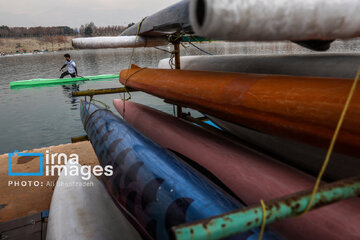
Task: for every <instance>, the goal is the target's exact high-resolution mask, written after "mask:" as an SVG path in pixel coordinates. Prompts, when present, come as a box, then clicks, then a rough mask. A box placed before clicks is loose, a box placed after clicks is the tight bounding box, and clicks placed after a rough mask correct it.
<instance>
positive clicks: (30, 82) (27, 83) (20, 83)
mask: <svg viewBox="0 0 360 240" xmlns="http://www.w3.org/2000/svg"><path fill="white" fill-rule="evenodd" d="M118 77H119V75H118V74H117V75H116V74H106V75H97V76H87V77H76V78H58V79H42V78H37V79H31V80H21V81H14V82H11V83H10V87H19V86H39V85H49V84H59V83H60V84H61V83H64V84H66V83H74V82H79V81H89V80H100V79H110V78H118Z"/></svg>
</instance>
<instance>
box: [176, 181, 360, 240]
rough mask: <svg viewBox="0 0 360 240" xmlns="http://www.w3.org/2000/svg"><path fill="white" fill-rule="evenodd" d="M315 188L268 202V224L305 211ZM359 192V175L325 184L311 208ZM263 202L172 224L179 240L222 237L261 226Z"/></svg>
mask: <svg viewBox="0 0 360 240" xmlns="http://www.w3.org/2000/svg"><path fill="white" fill-rule="evenodd" d="M311 192H312V189H310V190H307V191H303V192H298V193H295V194H292V195H289V196H285V197H282V198H279V199H275V200H271V201H269V202H267V203H266V224H269V223H272V222H276V221H279V220H281V219H285V218H289V217H294V216H297V215H299V214H301V213H302V212H304V210H305V208H306V206H307V204H308V202H309V199H310V196H311ZM356 196H360V176H358V177H354V178H351V179H346V180H342V181H339V182H335V183H332V184H327V185H324V186H322V187H321V188H320V189H319V191H318V192H317V194H316V196H315V199H314V202H313V204H312V207H311V209H316V208H319V207H322V206H326V205H329V204H331V203H335V202H338V201H341V200H345V199H348V198H351V197H356ZM262 216H263V212H262V208H261V205H259V206H255V207H251V208H246V209H242V210H237V211H233V212H230V213H226V214H223V215H220V216H216V217H212V218H208V219H204V220H201V221H197V222H193V223H188V224H184V225H179V226H176V227H173V228H172V231H173V234H174V235H173V236H174V238H175V239H177V240H189V239H191V240H200V239H201V240H204V239H212V240H213V239H221V238H225V237H229V236H232V235H234V234H238V233H241V232H245V231H248V230H251V229H253V228H256V227H259V226H261V221H262Z"/></svg>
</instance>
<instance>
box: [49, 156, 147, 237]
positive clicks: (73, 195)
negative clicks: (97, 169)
mask: <svg viewBox="0 0 360 240" xmlns="http://www.w3.org/2000/svg"><path fill="white" fill-rule="evenodd" d="M74 167H76V168H77V169H78V172H79V173H80V172H82V171H83V170H82V167H85V166H81V165H80V164H76V163H71V162H68V163H67V165H66V166H65V168H66V169H65V170H66V172H67V173H69V172H70V171H74ZM70 169H71V170H70ZM89 175H90V178H89V179H88V180H83V179H82V176H81V174H79V175H78V176H70V175H66V174H64V170H63V171H62V172H61V173H60V176H59V179H58V180H57V183H56V187H55V190H54V194H53V197H52V200H51V205H50V213H49V219H48V225H47V236H46V239H48V240H63V239H74V240H96V239H108V240H111V239H113V240H115V239H124V240H125V239H126V240H127V239H129V240H140V239H142V238H141V236H140V234H139V233H138V232H137V231H136V229H135V228H134V227H133V226H132V225H131V224H130V223H129V221H128V220H127V219H126V217H125V216H124V215H123V214H122V213H121V211H120V210H119V209H118V208H117V207H116V205H115V204H114V202H113V201H112V199H111V197H110V195H109V194H108V193H107V192H106V189H105V188H104V186H103V185H102V183H101V182H100V181H99V180H98V179H97V178H96V177H95V176H94V175H92V174H89Z"/></svg>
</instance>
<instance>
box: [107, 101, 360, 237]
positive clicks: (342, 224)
mask: <svg viewBox="0 0 360 240" xmlns="http://www.w3.org/2000/svg"><path fill="white" fill-rule="evenodd" d="M114 106H115V108H116V110H118V112H119V113H120V114H121V115H123V113H124V112H123V108H124V102H123V101H122V100H121V99H114ZM125 109H126V112H125V119H126V121H127V122H128V123H130V124H131V125H132V126H133V127H135V128H136V129H137V130H139V131H140V132H141V133H142V134H144V135H145V136H147V137H149V138H151V139H152V140H153V141H154V142H156V143H158V144H160V145H161V146H163V147H165V148H167V149H170V150H171V151H174V152H177V153H179V154H181V155H182V156H185V157H186V158H188V159H191V160H192V161H195V162H196V163H197V164H200V165H201V166H202V167H203V168H205V169H207V170H208V171H210V172H211V173H212V174H213V175H215V176H216V177H217V178H218V179H219V180H220V181H221V182H222V183H224V184H225V185H226V186H227V187H228V188H229V189H230V190H231V191H232V192H233V193H235V194H236V195H237V196H238V197H239V198H240V199H241V200H243V201H244V202H245V203H246V204H247V205H253V204H259V202H260V199H264V200H266V201H267V200H271V199H276V198H279V197H282V196H286V195H289V194H292V193H294V192H300V191H303V190H305V189H308V188H311V187H312V186H313V184H314V182H315V178H314V177H311V176H309V175H308V174H305V173H303V172H301V171H299V170H297V169H295V168H292V167H290V166H288V165H285V164H283V163H281V162H279V161H277V160H275V159H272V158H270V157H267V156H265V155H264V154H261V153H257V152H255V151H252V150H250V149H249V148H248V147H245V146H243V145H242V144H239V143H234V142H233V141H230V140H228V139H226V138H224V137H221V136H219V135H215V134H212V133H210V132H208V131H207V130H204V129H202V128H200V127H196V126H195V125H194V124H192V123H189V122H186V121H184V120H181V119H179V118H176V117H174V116H171V115H169V114H166V113H164V112H161V111H159V110H156V109H153V108H150V107H148V106H144V105H142V104H138V103H135V102H130V101H126V102H125ZM144 123H146V124H144ZM154 126H156V127H154ZM357 169H358V168H357ZM259 176H261V177H259ZM350 209H352V212H353V213H354V214H349V210H350ZM356 213H359V214H360V199H352V200H347V201H345V202H341V203H338V204H333V205H331V206H327V207H324V208H321V209H318V210H316V211H312V212H311V213H309V214H307V215H304V216H302V217H301V218H300V217H299V218H293V219H287V220H285V221H280V222H278V223H276V225H274V226H273V228H274V229H275V230H277V231H278V232H279V233H280V234H282V235H283V236H285V237H287V238H288V239H294V240H302V239H328V240H330V239H331V240H336V239H339V236H341V237H342V238H344V239H354V240H355V239H359V238H360V229H358V230H355V229H354V228H353V227H352V226H357V225H360V219H359V214H356ZM299 226H301V227H299ZM329 229H331V231H329Z"/></svg>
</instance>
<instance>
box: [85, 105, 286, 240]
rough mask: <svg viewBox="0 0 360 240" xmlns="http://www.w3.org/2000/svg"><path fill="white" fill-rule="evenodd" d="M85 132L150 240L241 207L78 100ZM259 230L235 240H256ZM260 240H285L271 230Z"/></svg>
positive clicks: (108, 182) (116, 192) (116, 193)
mask: <svg viewBox="0 0 360 240" xmlns="http://www.w3.org/2000/svg"><path fill="white" fill-rule="evenodd" d="M80 111H81V119H82V122H83V125H84V129H85V131H86V132H87V135H88V136H89V138H90V140H91V144H92V145H93V148H94V150H95V153H96V155H97V156H98V159H99V162H100V164H101V165H102V166H103V167H105V166H106V165H112V166H113V172H114V174H113V175H112V176H103V178H102V180H103V181H104V183H105V186H106V187H107V189H108V191H109V192H110V193H111V195H112V196H113V198H114V201H115V202H116V203H118V206H119V207H120V208H123V209H125V210H126V211H127V212H128V213H129V215H130V216H132V217H133V218H134V222H136V223H137V224H138V228H137V229H139V228H141V229H143V231H145V232H147V233H148V234H149V235H150V237H151V238H154V239H169V238H170V237H169V233H170V232H171V228H172V227H174V226H177V225H179V224H183V223H188V222H193V221H196V220H200V219H204V218H207V217H210V216H216V215H219V214H222V213H226V212H229V211H232V210H235V209H239V208H242V207H244V206H243V205H242V204H241V203H240V202H239V201H238V200H236V199H235V198H233V197H231V196H230V195H229V194H227V193H226V192H224V191H223V190H222V189H221V188H219V187H218V186H217V185H215V184H214V183H213V182H211V181H210V180H208V179H207V178H205V177H204V176H203V175H201V174H200V173H199V172H197V171H196V170H195V169H193V168H192V167H191V166H189V165H188V164H186V163H185V162H183V161H182V160H181V159H179V158H178V157H176V156H175V155H174V154H173V153H171V152H169V151H167V150H166V149H165V148H163V147H161V146H160V145H158V144H156V143H154V142H153V141H152V140H150V139H149V138H147V137H145V136H143V135H142V134H141V133H139V132H138V131H137V130H136V129H134V128H133V127H132V126H130V125H129V124H128V123H126V122H125V121H124V120H122V119H121V118H120V117H119V116H117V115H115V114H113V113H112V112H111V111H109V110H106V109H100V108H98V107H97V106H95V105H94V104H91V103H88V102H86V101H84V100H82V101H81V106H80ZM258 235H259V230H258V229H255V230H252V231H247V232H245V233H242V234H240V236H239V238H237V239H255V238H257V236H258ZM263 239H283V237H281V236H280V235H279V234H277V233H274V232H272V231H270V230H266V231H265V236H264V238H263Z"/></svg>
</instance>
